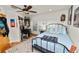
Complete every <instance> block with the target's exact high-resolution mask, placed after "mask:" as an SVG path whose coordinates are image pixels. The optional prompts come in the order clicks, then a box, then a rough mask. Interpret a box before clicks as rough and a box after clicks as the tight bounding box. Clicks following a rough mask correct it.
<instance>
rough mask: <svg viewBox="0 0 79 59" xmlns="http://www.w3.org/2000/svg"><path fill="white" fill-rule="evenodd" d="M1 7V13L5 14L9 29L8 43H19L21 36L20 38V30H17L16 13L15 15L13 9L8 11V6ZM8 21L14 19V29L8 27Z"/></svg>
mask: <svg viewBox="0 0 79 59" xmlns="http://www.w3.org/2000/svg"><path fill="white" fill-rule="evenodd" d="M0 7H2V11H3V12H4V13H5V14H6V16H7V17H6V18H7V24H8V27H9V31H10V32H9V39H10V42H20V41H21V36H20V30H19V22H18V15H20V14H18V13H16V12H15V11H14V10H13V9H9V6H0ZM10 19H15V20H16V21H15V22H16V25H15V27H13V28H12V27H11V26H10Z"/></svg>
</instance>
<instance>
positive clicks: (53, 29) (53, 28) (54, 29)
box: [46, 23, 67, 34]
mask: <svg viewBox="0 0 79 59" xmlns="http://www.w3.org/2000/svg"><path fill="white" fill-rule="evenodd" d="M46 31H47V32H49V33H55V34H66V33H67V27H66V26H65V25H63V24H58V23H53V24H49V25H47V26H46Z"/></svg>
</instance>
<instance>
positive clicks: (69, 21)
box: [68, 6, 73, 25]
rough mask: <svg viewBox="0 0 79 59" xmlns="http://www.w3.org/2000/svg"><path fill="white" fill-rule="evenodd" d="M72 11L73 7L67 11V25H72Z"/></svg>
mask: <svg viewBox="0 0 79 59" xmlns="http://www.w3.org/2000/svg"><path fill="white" fill-rule="evenodd" d="M72 10H73V6H71V7H70V9H69V11H68V25H71V24H72Z"/></svg>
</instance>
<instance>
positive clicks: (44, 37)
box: [32, 23, 73, 53]
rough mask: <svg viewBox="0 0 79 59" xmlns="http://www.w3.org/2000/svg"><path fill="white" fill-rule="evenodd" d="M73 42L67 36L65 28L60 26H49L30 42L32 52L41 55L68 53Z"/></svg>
mask: <svg viewBox="0 0 79 59" xmlns="http://www.w3.org/2000/svg"><path fill="white" fill-rule="evenodd" d="M72 45H73V41H72V40H71V38H70V37H69V35H68V31H67V27H66V26H64V25H62V24H57V23H55V24H49V25H47V26H46V31H45V32H44V33H42V34H39V35H38V36H36V37H35V38H33V40H32V51H34V50H33V49H34V48H35V49H37V50H39V51H41V52H43V53H70V49H71V46H72Z"/></svg>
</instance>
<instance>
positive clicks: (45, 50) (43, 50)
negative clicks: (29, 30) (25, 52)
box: [32, 23, 73, 53]
mask: <svg viewBox="0 0 79 59" xmlns="http://www.w3.org/2000/svg"><path fill="white" fill-rule="evenodd" d="M50 25H58V26H59V25H61V26H64V27H65V28H66V32H67V34H68V31H67V27H66V26H65V25H63V24H58V23H52V24H49V25H47V26H46V30H47V29H48V26H50ZM37 38H40V39H41V42H40V43H41V46H42V37H36V38H33V40H36V44H34V45H33V40H32V52H33V48H35V49H37V50H39V51H41V52H44V53H55V46H56V44H60V45H62V46H63V47H64V48H63V53H65V49H66V50H67V51H68V52H70V51H69V50H68V48H67V47H66V46H65V45H63V44H61V43H59V42H53V43H54V51H53V52H52V51H49V50H47V49H44V48H43V47H40V46H38V45H37ZM71 41H72V40H71ZM46 42H47V44H46V48H48V41H46ZM72 42H73V41H72Z"/></svg>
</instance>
